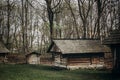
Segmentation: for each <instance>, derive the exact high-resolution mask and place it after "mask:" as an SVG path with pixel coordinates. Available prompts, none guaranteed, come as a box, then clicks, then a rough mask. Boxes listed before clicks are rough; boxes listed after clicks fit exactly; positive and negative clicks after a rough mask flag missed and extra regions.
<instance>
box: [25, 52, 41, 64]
mask: <svg viewBox="0 0 120 80" xmlns="http://www.w3.org/2000/svg"><path fill="white" fill-rule="evenodd" d="M40 55H41V54H40V53H39V52H36V51H33V52H30V53H28V54H26V62H27V63H28V64H40Z"/></svg>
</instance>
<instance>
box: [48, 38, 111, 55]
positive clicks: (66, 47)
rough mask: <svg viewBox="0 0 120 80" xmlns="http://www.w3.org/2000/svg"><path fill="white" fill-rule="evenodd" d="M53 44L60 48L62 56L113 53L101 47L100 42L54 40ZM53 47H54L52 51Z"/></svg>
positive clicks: (103, 46) (105, 47) (107, 48)
mask: <svg viewBox="0 0 120 80" xmlns="http://www.w3.org/2000/svg"><path fill="white" fill-rule="evenodd" d="M53 44H55V45H56V46H57V47H58V48H59V50H60V51H61V52H62V54H66V53H67V54H68V53H100V52H111V50H110V48H109V47H107V46H105V45H101V42H100V40H53ZM52 47H53V45H52V46H51V49H52ZM51 49H50V50H51ZM50 50H49V52H50Z"/></svg>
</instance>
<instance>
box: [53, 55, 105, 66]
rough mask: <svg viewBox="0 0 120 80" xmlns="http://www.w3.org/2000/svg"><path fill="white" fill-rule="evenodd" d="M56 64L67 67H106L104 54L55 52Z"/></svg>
mask: <svg viewBox="0 0 120 80" xmlns="http://www.w3.org/2000/svg"><path fill="white" fill-rule="evenodd" d="M54 63H55V66H59V67H66V68H72V67H74V68H97V67H99V68H100V67H104V56H101V55H100V56H99V55H97V56H96V55H95V56H94V55H92V56H84V57H81V56H80V55H79V56H78V55H75V56H74V55H72V56H70V55H69V56H63V55H62V54H55V61H54Z"/></svg>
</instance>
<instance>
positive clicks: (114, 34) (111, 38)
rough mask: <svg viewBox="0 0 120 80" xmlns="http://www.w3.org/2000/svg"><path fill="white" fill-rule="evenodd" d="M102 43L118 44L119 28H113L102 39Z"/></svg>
mask: <svg viewBox="0 0 120 80" xmlns="http://www.w3.org/2000/svg"><path fill="white" fill-rule="evenodd" d="M102 43H103V44H120V30H113V31H111V32H110V34H109V35H108V37H107V38H105V39H104V40H103V41H102Z"/></svg>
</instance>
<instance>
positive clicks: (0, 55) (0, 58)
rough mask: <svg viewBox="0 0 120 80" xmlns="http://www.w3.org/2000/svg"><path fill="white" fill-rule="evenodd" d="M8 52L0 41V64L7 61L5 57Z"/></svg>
mask: <svg viewBox="0 0 120 80" xmlns="http://www.w3.org/2000/svg"><path fill="white" fill-rule="evenodd" d="M8 53H9V50H8V49H7V48H6V47H5V45H4V44H3V43H2V42H1V41H0V63H3V62H6V61H7V57H6V56H7V55H8Z"/></svg>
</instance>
